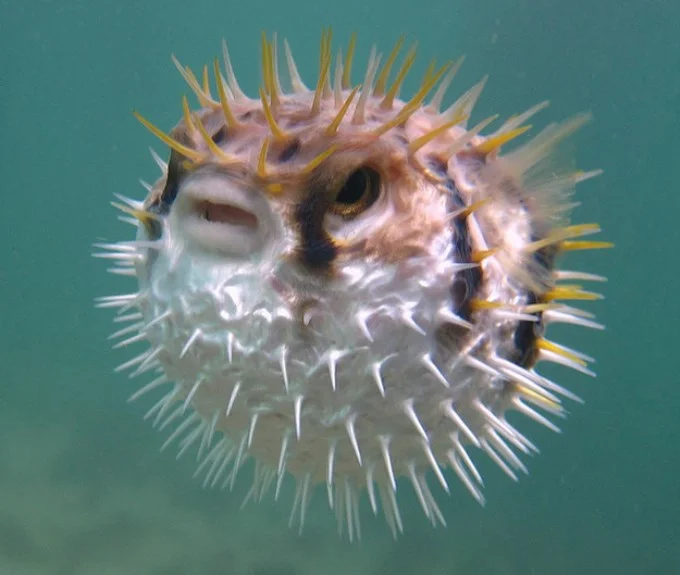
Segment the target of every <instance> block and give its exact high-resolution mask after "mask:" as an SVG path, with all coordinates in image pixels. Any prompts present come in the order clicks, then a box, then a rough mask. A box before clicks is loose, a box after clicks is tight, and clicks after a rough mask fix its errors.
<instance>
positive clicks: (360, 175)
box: [330, 166, 382, 218]
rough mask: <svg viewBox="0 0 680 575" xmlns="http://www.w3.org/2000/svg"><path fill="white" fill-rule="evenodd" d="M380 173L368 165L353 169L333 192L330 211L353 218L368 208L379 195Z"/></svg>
mask: <svg viewBox="0 0 680 575" xmlns="http://www.w3.org/2000/svg"><path fill="white" fill-rule="evenodd" d="M381 186H382V181H381V177H380V174H379V173H378V172H377V171H376V170H375V169H373V168H371V167H370V166H361V167H360V168H358V169H356V170H354V171H353V172H352V173H351V174H350V175H349V177H348V178H347V179H346V180H345V181H344V183H343V184H342V186H341V187H340V189H339V190H338V191H337V193H336V194H335V198H334V199H333V203H332V204H331V208H330V211H331V212H332V213H334V214H337V215H339V216H341V217H343V218H353V217H355V216H358V215H359V214H361V213H362V212H365V211H366V210H367V209H368V208H370V207H371V206H372V205H373V204H374V203H375V201H376V200H377V199H378V197H379V196H380V188H381Z"/></svg>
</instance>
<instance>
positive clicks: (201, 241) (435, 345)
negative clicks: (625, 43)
mask: <svg viewBox="0 0 680 575" xmlns="http://www.w3.org/2000/svg"><path fill="white" fill-rule="evenodd" d="M400 44H401V43H399V44H398V45H397V47H396V48H395V50H394V51H393V52H392V53H391V54H390V55H389V56H388V57H387V58H386V59H385V60H384V65H383V66H382V67H381V65H380V64H381V61H382V59H381V56H380V55H377V54H376V52H375V50H374V51H373V52H372V53H371V56H370V59H369V63H368V67H367V70H366V72H365V75H364V79H363V82H362V84H361V85H360V86H356V87H352V85H351V83H350V75H351V74H350V71H351V63H352V54H353V51H354V50H353V47H354V41H353V40H352V42H351V44H350V48H349V50H348V51H347V54H346V56H345V57H344V59H343V58H342V57H341V55H340V54H338V57H337V61H336V64H335V66H334V67H333V66H332V61H334V60H335V59H334V58H333V57H332V52H331V37H330V33H329V32H328V33H324V34H323V37H322V42H321V57H320V73H319V78H318V82H317V85H316V87H315V89H308V88H307V87H306V86H305V85H304V84H303V82H302V80H301V79H300V76H299V74H298V72H297V69H296V67H295V64H294V61H293V58H292V56H291V53H290V50H289V49H288V44H284V46H285V52H286V60H287V64H288V69H289V76H290V83H291V85H292V90H291V91H289V92H284V90H283V89H282V88H281V84H280V79H279V73H278V63H277V50H276V42H275V41H272V42H270V41H268V40H267V38H266V37H264V36H263V41H262V49H263V57H262V69H263V86H262V88H261V91H260V98H259V99H251V98H249V97H247V96H246V95H245V94H244V93H243V92H242V90H241V88H240V87H239V85H238V83H237V81H236V78H235V76H234V73H233V70H232V66H231V64H230V62H229V58H228V56H227V51H226V48H225V64H226V76H223V75H222V74H221V73H220V70H219V66H218V63H217V61H215V66H214V74H215V80H216V89H215V90H213V88H212V86H211V80H210V78H209V74H208V69H207V68H206V69H205V70H204V74H203V81H202V83H201V82H199V81H198V80H197V78H196V76H195V75H194V74H193V73H192V72H191V70H190V69H188V68H184V67H182V66H181V65H180V64H179V63H178V62H176V64H177V66H178V68H179V70H180V72H181V73H182V75H183V76H184V77H185V79H186V80H187V82H188V84H189V86H190V87H191V88H192V90H193V91H194V92H195V94H196V96H197V97H198V100H199V103H200V106H201V107H200V109H199V110H198V111H192V110H191V109H190V108H189V104H188V103H187V100H186V99H185V100H184V117H183V120H182V121H181V122H180V123H179V124H178V126H177V127H176V128H175V129H174V130H173V131H172V132H171V134H170V135H166V134H164V133H163V132H161V131H160V130H158V129H157V128H155V127H154V126H153V125H152V124H150V123H149V122H148V121H147V120H145V119H144V118H142V117H141V116H138V118H139V119H140V120H141V121H142V122H143V123H144V124H145V125H146V126H147V127H148V128H149V129H150V130H151V131H152V132H153V133H155V134H156V135H157V136H159V137H160V138H161V139H162V140H163V141H164V142H165V143H166V144H168V146H169V147H170V148H171V154H170V157H169V161H168V163H167V164H165V163H164V162H163V161H162V160H160V158H158V157H157V160H158V162H159V164H160V165H161V167H162V170H163V174H162V177H161V178H160V179H159V180H158V182H156V184H154V185H153V186H149V195H148V197H147V198H146V200H145V201H144V202H143V203H138V202H135V201H133V200H128V199H125V205H121V206H120V207H121V208H122V209H123V210H124V211H126V212H128V214H130V215H132V216H133V218H132V219H131V220H130V221H132V222H133V223H135V224H136V225H138V228H139V229H138V236H137V239H136V240H135V241H131V242H121V243H117V244H104V245H103V246H102V247H103V248H104V249H106V250H108V251H107V253H106V254H102V255H104V256H105V257H111V258H114V259H115V260H117V261H118V262H119V266H118V267H116V268H114V269H113V271H114V272H115V273H120V274H124V275H131V276H135V277H136V278H137V281H138V282H139V291H138V292H135V293H133V294H128V295H123V296H113V297H109V298H102V300H101V302H100V304H101V305H102V306H104V307H116V306H117V307H120V308H121V311H120V313H119V316H118V317H117V321H121V322H126V321H129V322H130V325H129V326H128V327H125V328H123V329H121V330H120V331H119V332H118V333H117V334H115V335H116V336H117V337H119V336H123V335H124V334H127V335H128V336H130V335H131V337H128V339H124V340H123V341H122V342H121V343H120V344H119V345H127V344H129V343H134V342H137V341H140V340H144V341H148V342H149V343H150V344H151V347H150V349H149V350H148V351H145V352H144V353H142V354H140V355H138V356H136V357H135V358H133V359H132V360H130V361H128V362H126V363H125V364H123V365H122V366H120V368H119V369H121V370H122V369H128V368H131V369H133V373H134V374H135V375H138V374H142V373H147V372H152V371H156V372H158V374H157V375H158V377H156V379H154V380H153V381H151V383H149V384H148V385H146V386H144V387H143V388H142V389H140V390H139V391H138V392H137V393H136V394H135V396H134V397H138V396H140V395H142V394H144V393H146V392H148V391H151V390H154V389H156V388H158V387H160V386H163V385H165V384H166V383H168V384H169V385H170V390H169V391H168V392H167V393H166V394H165V395H163V396H162V397H161V399H160V400H159V401H158V402H157V403H156V404H155V406H154V407H153V408H152V409H151V410H150V411H149V416H151V417H154V418H155V421H156V424H158V425H159V426H160V427H162V428H164V427H166V426H168V425H170V424H177V426H176V428H175V431H174V432H173V433H172V434H171V436H170V438H169V439H168V443H169V442H171V441H173V440H176V439H177V440H180V446H181V450H182V451H184V450H186V449H188V448H189V447H190V446H194V445H197V446H198V449H199V452H200V457H201V463H200V471H201V472H203V473H205V483H206V484H210V485H217V484H227V485H233V483H234V481H235V480H236V477H237V473H238V471H239V470H240V469H241V468H242V467H243V466H244V463H245V462H246V460H247V459H249V458H252V459H253V460H254V461H255V466H254V468H255V477H254V481H253V484H252V489H251V491H250V494H249V496H250V497H253V498H260V497H262V496H263V495H264V494H265V492H267V491H268V490H269V489H272V490H274V491H275V492H276V494H277V495H278V492H279V490H280V487H281V483H282V480H283V479H284V477H285V476H286V473H287V472H289V473H290V474H292V475H293V477H294V478H295V479H296V480H297V491H296V496H295V502H294V506H293V513H292V515H291V519H293V518H295V517H297V518H298V519H299V524H300V526H302V523H303V522H304V516H305V511H306V509H307V506H308V503H309V498H310V496H311V494H312V490H313V488H314V486H315V485H317V484H318V483H325V484H326V486H327V490H328V499H329V503H330V505H331V507H333V508H334V510H335V511H336V513H337V514H338V518H339V521H340V525H341V527H342V526H343V524H346V525H347V527H348V531H349V536H350V538H352V537H354V536H356V535H358V534H359V528H360V525H359V514H358V500H359V496H360V494H361V492H362V491H363V490H364V489H366V490H367V493H368V499H369V501H370V504H371V506H372V507H373V510H374V511H377V509H378V507H379V506H380V507H382V510H383V512H384V514H385V517H386V519H387V522H388V524H389V526H390V527H391V529H392V531H393V533H395V534H396V533H397V531H400V530H402V529H403V525H402V521H401V518H400V514H399V507H398V504H397V498H396V490H397V484H398V479H399V478H400V477H404V478H407V480H409V481H410V482H411V484H412V486H413V488H414V489H415V492H416V494H417V496H418V499H419V501H420V503H421V505H422V508H423V510H424V512H425V514H426V515H427V517H428V518H429V519H430V520H431V521H432V522H433V523H435V522H441V523H444V517H443V515H442V513H441V511H440V509H439V507H438V505H437V503H436V500H435V496H434V494H433V491H432V490H431V487H430V485H429V484H428V482H427V480H426V478H427V477H428V476H434V478H436V481H437V482H438V483H439V484H441V488H443V489H444V490H446V491H447V492H448V491H449V490H450V489H451V486H450V485H449V482H448V480H447V477H446V475H445V473H444V470H445V469H446V468H447V467H450V468H451V469H453V471H454V472H455V474H457V476H458V477H459V478H460V480H461V481H462V483H463V484H464V485H465V487H466V488H467V489H468V490H469V491H470V493H472V495H473V496H474V497H475V498H476V499H477V500H479V501H480V502H482V501H483V497H482V493H481V489H480V488H481V483H482V479H481V476H480V474H479V472H478V471H477V469H476V467H475V465H474V463H473V460H472V457H471V455H472V452H474V451H480V450H481V451H483V452H485V453H486V454H487V455H488V456H490V457H491V458H492V459H493V460H494V461H495V462H496V463H497V464H498V465H499V466H500V467H501V468H502V469H503V470H504V471H505V472H506V473H507V474H508V475H510V476H511V477H513V478H514V477H515V474H516V472H517V471H518V470H520V471H526V469H525V466H524V465H523V463H522V462H521V460H520V458H519V457H518V453H525V454H526V453H531V452H533V451H535V450H536V448H535V446H534V445H533V444H532V443H531V441H530V440H529V439H528V438H527V437H525V436H524V435H523V434H522V433H520V432H519V431H518V430H517V429H515V428H514V427H513V426H512V425H511V424H510V423H509V422H508V421H507V420H506V413H507V412H508V411H509V410H514V411H518V412H520V413H523V414H525V415H527V416H529V417H530V418H532V419H534V420H535V421H537V422H539V423H541V424H543V425H546V426H548V427H550V428H555V426H554V424H553V423H551V422H550V421H549V420H548V419H546V417H545V416H544V415H542V414H541V413H540V412H539V411H538V410H537V409H541V410H543V411H547V412H550V413H553V414H558V415H559V414H561V413H562V408H561V405H560V399H559V397H560V396H566V397H572V398H573V397H574V396H573V395H572V394H571V393H569V392H568V391H567V390H565V389H564V388H562V387H561V386H559V385H558V384H556V383H554V382H552V381H550V380H548V379H546V378H544V377H542V376H541V375H539V374H538V373H537V371H536V370H535V366H536V364H537V363H538V362H539V361H543V360H545V361H550V362H557V363H560V364H564V365H566V366H569V367H572V368H574V369H576V370H579V371H582V372H585V373H591V372H590V371H589V369H588V368H587V365H586V364H587V362H589V361H591V360H590V358H587V357H586V356H583V355H582V354H580V353H578V352H575V351H573V350H570V349H566V348H564V347H562V346H560V345H558V344H556V343H553V342H551V341H549V340H548V339H546V338H545V333H544V332H545V329H546V326H547V325H548V324H549V323H552V322H567V323H574V324H580V325H583V326H588V327H600V326H599V325H598V324H596V323H594V322H593V321H592V320H591V319H590V318H589V316H588V314H586V313H585V312H583V311H581V310H578V309H576V308H573V307H569V306H567V305H565V304H562V303H558V302H561V301H562V300H570V299H576V300H579V299H595V298H597V297H598V296H597V295H596V294H593V293H591V292H587V291H583V290H582V289H581V288H580V286H577V285H573V284H572V283H569V284H567V285H563V284H562V283H561V281H562V280H566V281H568V282H573V281H588V280H598V279H602V278H600V277H599V276H593V275H590V274H585V273H580V272H567V271H558V270H557V269H556V267H555V266H556V259H557V257H558V256H559V255H560V253H562V252H564V251H565V250H572V249H590V248H598V247H606V244H604V243H603V242H592V241H584V240H580V239H579V240H575V239H574V238H577V237H579V236H584V235H586V234H590V233H593V232H597V231H599V228H598V226H597V225H594V224H592V225H591V224H586V225H569V223H568V221H567V220H568V211H569V209H570V207H571V206H570V205H569V203H568V197H569V195H570V192H571V189H572V187H573V186H574V184H576V183H577V182H579V181H581V180H583V179H585V178H587V177H588V176H590V175H592V173H591V174H586V173H583V172H573V171H571V172H570V171H566V170H562V171H560V170H559V169H558V168H559V164H558V163H556V162H554V161H553V160H554V158H553V156H552V155H551V152H552V151H553V149H554V148H555V146H556V145H557V144H558V143H559V142H560V141H561V140H562V139H563V138H564V137H566V136H568V135H570V134H571V133H572V132H573V131H574V130H575V129H576V128H578V127H579V126H580V125H581V124H582V123H583V122H584V120H585V118H584V117H577V118H575V119H573V120H570V121H567V122H566V123H564V124H559V125H552V126H549V127H548V128H547V129H545V130H544V131H543V132H541V133H540V134H539V135H538V136H536V137H535V138H534V139H532V140H531V141H529V142H528V143H526V144H524V145H523V146H521V147H517V148H516V149H514V150H513V151H511V152H510V153H507V154H504V155H500V154H499V148H500V147H501V146H502V145H504V144H506V143H507V142H509V141H510V140H512V139H513V138H515V137H517V136H519V135H521V134H522V133H523V132H524V131H525V130H526V129H527V128H528V127H526V126H524V122H525V121H526V120H527V119H528V118H529V117H530V116H532V115H533V114H534V113H536V112H537V111H539V110H540V109H541V108H543V107H544V105H543V104H540V105H538V106H535V107H534V108H532V109H530V110H528V111H527V112H526V113H524V114H521V115H519V116H516V117H513V118H511V119H509V120H508V121H507V122H505V123H504V124H503V125H501V126H500V127H499V128H498V129H497V130H496V131H495V132H494V133H492V134H491V135H490V136H486V137H482V136H480V135H479V133H480V131H481V130H482V129H483V128H484V127H485V126H487V125H488V124H489V123H490V122H491V120H493V118H492V119H489V120H486V121H484V122H481V123H480V124H478V125H476V126H474V127H472V128H468V127H467V119H468V117H469V115H470V113H471V110H472V107H473V105H474V103H475V101H476V100H477V98H478V96H479V94H480V92H481V89H482V86H483V84H484V82H481V83H480V84H478V85H477V86H475V87H473V88H472V89H471V90H469V91H468V92H467V93H465V94H463V96H461V97H460V98H459V99H458V100H457V101H456V102H455V103H454V104H453V105H452V106H451V107H450V108H448V109H447V110H445V111H443V112H442V111H440V104H441V102H442V99H443V97H444V92H445V90H446V88H447V86H448V84H449V83H450V81H451V79H452V78H453V75H454V73H455V71H456V69H457V68H458V64H459V63H460V62H459V63H458V64H456V65H453V66H451V65H446V66H443V67H441V68H436V67H435V66H434V65H433V66H431V67H430V68H429V69H428V70H427V72H426V74H425V77H424V79H423V81H422V84H421V86H420V88H419V89H418V91H417V92H416V93H415V94H414V95H413V96H412V97H411V98H410V99H408V100H401V99H399V97H398V93H399V90H400V87H401V85H402V82H403V80H404V77H405V75H406V73H407V71H408V70H409V68H410V67H411V65H412V64H413V61H414V55H415V53H414V51H413V50H411V51H410V52H408V53H407V55H406V57H405V59H404V63H403V64H402V66H401V68H400V69H399V70H398V71H397V72H396V73H395V74H394V75H393V76H394V79H393V80H392V82H391V83H390V82H389V81H388V80H389V77H390V72H391V69H392V67H393V63H394V61H395V58H396V56H397V53H398V51H399V47H400ZM225 78H226V79H225ZM431 92H433V95H432V97H431V98H430V99H429V100H427V101H426V97H427V96H428V95H429V94H430V93H431Z"/></svg>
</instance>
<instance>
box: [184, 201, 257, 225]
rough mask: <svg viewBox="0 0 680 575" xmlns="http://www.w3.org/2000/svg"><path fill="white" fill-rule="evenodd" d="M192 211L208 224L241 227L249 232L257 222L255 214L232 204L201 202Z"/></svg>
mask: <svg viewBox="0 0 680 575" xmlns="http://www.w3.org/2000/svg"><path fill="white" fill-rule="evenodd" d="M194 209H195V211H196V213H197V214H199V215H200V216H201V217H202V218H203V219H204V220H207V221H209V222H213V223H218V224H231V225H235V226H243V227H245V228H248V229H251V230H255V229H257V224H258V222H257V217H256V216H255V214H253V213H251V212H249V211H247V210H244V209H243V208H239V207H238V206H234V205H232V204H222V203H217V202H211V201H208V200H201V201H198V202H196V204H195V206H194Z"/></svg>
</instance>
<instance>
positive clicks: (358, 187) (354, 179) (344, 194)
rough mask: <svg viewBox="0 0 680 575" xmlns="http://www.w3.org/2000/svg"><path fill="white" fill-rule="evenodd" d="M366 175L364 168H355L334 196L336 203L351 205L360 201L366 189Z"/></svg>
mask: <svg viewBox="0 0 680 575" xmlns="http://www.w3.org/2000/svg"><path fill="white" fill-rule="evenodd" d="M367 184H368V175H367V173H366V170H363V169H361V170H356V171H355V172H354V173H352V175H351V176H350V177H349V178H348V180H347V181H346V182H345V185H344V186H342V189H341V190H340V192H338V195H337V196H336V197H335V201H336V203H338V204H343V205H346V206H351V205H352V204H356V203H357V202H359V201H361V199H362V198H363V197H364V194H365V193H366V191H367Z"/></svg>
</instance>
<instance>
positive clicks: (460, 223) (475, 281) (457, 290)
mask: <svg viewBox="0 0 680 575" xmlns="http://www.w3.org/2000/svg"><path fill="white" fill-rule="evenodd" d="M433 167H434V169H435V171H436V172H437V173H438V174H439V175H441V176H442V177H443V179H444V186H445V187H446V189H447V191H448V192H449V194H448V210H449V212H451V213H453V212H456V211H458V210H461V209H463V208H465V207H466V204H465V201H464V200H463V197H462V196H461V194H460V191H459V190H458V187H457V186H456V182H455V181H454V180H453V178H451V176H450V175H449V173H448V170H447V167H446V165H444V164H433ZM466 220H467V217H466V216H465V215H464V214H463V215H460V216H458V217H455V218H453V220H452V222H451V226H452V228H453V229H452V238H451V243H452V245H453V257H454V258H455V261H456V263H472V240H471V238H470V230H469V229H468V225H467V221H466ZM482 279H483V278H482V269H481V267H479V266H477V267H474V268H470V269H466V270H462V271H460V272H457V273H456V276H455V277H454V278H453V283H452V284H451V288H450V293H451V299H452V304H453V312H454V313H455V314H456V315H458V316H459V317H461V318H462V319H464V320H466V321H470V319H471V317H472V306H471V300H472V298H474V297H475V295H476V294H477V292H478V291H479V288H480V286H481V284H482Z"/></svg>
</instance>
